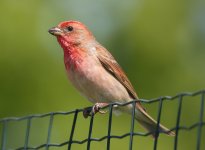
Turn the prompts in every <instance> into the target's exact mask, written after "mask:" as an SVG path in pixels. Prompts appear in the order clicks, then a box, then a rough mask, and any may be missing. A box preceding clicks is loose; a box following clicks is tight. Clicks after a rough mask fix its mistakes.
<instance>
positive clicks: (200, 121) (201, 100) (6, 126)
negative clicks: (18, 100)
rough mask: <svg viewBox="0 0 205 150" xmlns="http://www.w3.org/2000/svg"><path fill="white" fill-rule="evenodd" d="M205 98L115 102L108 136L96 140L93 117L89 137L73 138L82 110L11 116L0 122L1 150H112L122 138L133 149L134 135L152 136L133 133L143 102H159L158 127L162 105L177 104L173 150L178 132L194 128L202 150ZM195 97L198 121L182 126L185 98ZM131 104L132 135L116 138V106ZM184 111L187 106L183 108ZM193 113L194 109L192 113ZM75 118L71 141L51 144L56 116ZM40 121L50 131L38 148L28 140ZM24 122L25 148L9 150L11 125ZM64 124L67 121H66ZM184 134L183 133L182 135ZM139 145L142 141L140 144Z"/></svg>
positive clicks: (110, 109)
mask: <svg viewBox="0 0 205 150" xmlns="http://www.w3.org/2000/svg"><path fill="white" fill-rule="evenodd" d="M204 95H205V90H201V91H197V92H194V93H187V92H186V93H180V94H178V95H176V96H173V97H171V96H163V97H159V98H156V99H152V100H145V99H140V100H134V101H131V102H128V103H124V104H121V103H112V104H110V105H108V106H106V107H107V109H108V113H109V114H108V115H109V117H108V123H107V132H106V133H105V136H103V137H101V138H94V137H93V136H92V133H93V132H92V131H93V127H94V119H95V115H93V114H92V115H91V116H90V118H89V128H88V131H87V133H88V134H87V138H86V139H84V140H81V141H80V140H76V139H75V138H74V135H75V132H76V125H77V120H78V119H79V114H81V115H82V112H83V109H76V110H74V111H69V112H51V113H47V114H39V115H30V116H25V117H19V118H16V117H11V118H4V119H1V120H0V125H1V126H2V130H1V132H0V133H2V136H1V150H7V149H8V150H10V149H17V150H21V149H24V150H27V149H50V148H51V149H52V148H60V147H62V146H66V149H68V150H71V149H73V148H72V147H73V146H74V145H75V144H86V147H87V150H90V149H91V145H92V143H93V142H102V141H104V142H106V149H107V150H110V149H111V144H112V140H113V139H120V140H122V139H123V138H129V146H128V149H129V150H132V149H133V138H134V137H135V136H149V135H150V134H151V133H143V132H135V131H134V127H135V125H136V124H137V121H135V119H134V116H135V109H134V108H135V104H136V102H137V101H140V102H142V103H144V104H149V105H151V104H154V103H158V104H157V105H158V113H157V119H156V120H157V123H158V125H159V123H160V119H161V114H162V108H163V106H164V105H163V104H164V102H165V101H176V103H177V108H176V109H175V110H177V115H176V120H175V126H174V127H172V128H171V129H170V130H171V131H174V132H175V133H176V136H175V137H173V138H174V142H173V149H174V150H177V149H179V148H178V145H179V142H180V141H179V131H180V130H184V131H187V132H190V131H191V130H192V129H195V130H196V131H197V132H196V139H195V140H196V141H195V143H196V144H195V149H196V150H200V149H201V148H202V143H204V142H205V141H202V137H203V139H204V135H203V134H202V128H204V126H205V120H204V105H205V104H204ZM187 97H188V98H189V97H190V98H194V97H197V99H198V100H199V103H200V104H199V108H197V110H199V111H198V112H197V117H198V118H197V120H198V121H197V122H195V123H194V124H192V125H190V126H186V125H185V126H184V125H183V126H180V124H181V122H180V121H181V114H182V113H181V112H182V105H183V104H184V103H186V100H185V98H187ZM192 103H194V101H192ZM129 104H132V105H133V110H132V117H131V123H130V129H129V130H130V132H128V133H125V134H123V135H113V134H112V129H113V128H112V123H113V106H114V105H118V106H120V107H123V106H126V105H129ZM183 108H184V107H183ZM190 111H191V110H190ZM61 115H64V116H72V117H73V119H72V122H69V123H70V124H72V125H71V128H67V129H66V130H68V131H70V134H69V135H68V138H67V140H66V141H64V142H62V143H52V142H51V137H52V128H53V121H54V118H55V117H57V116H61ZM41 118H48V120H49V121H48V128H47V131H46V136H47V137H46V138H47V139H46V142H45V143H43V144H41V145H35V146H30V145H29V140H30V139H31V138H32V137H31V134H30V131H31V126H32V122H33V120H34V119H41ZM23 121H24V122H25V121H26V126H25V129H23V130H25V133H22V134H25V136H24V143H23V145H21V146H20V147H10V145H8V143H9V140H12V138H10V139H9V138H8V133H9V132H12V131H9V124H11V123H19V122H23ZM64 121H65V122H66V121H67V120H64ZM156 132H158V130H157V129H156ZM180 133H181V132H180ZM38 136H39V137H40V136H41V133H38ZM158 141H159V138H156V139H154V140H153V143H154V145H153V149H154V150H156V149H158V145H159V144H158ZM138 142H140V141H138ZM203 148H205V147H203ZM140 149H144V148H140Z"/></svg>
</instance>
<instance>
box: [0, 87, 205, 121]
mask: <svg viewBox="0 0 205 150" xmlns="http://www.w3.org/2000/svg"><path fill="white" fill-rule="evenodd" d="M200 94H205V89H203V90H199V91H196V92H183V93H179V94H176V95H175V96H161V97H158V98H154V99H150V100H147V99H138V100H134V99H133V101H129V102H126V103H118V102H115V103H110V104H109V105H107V106H104V107H102V109H104V108H108V107H109V106H110V105H117V106H126V105H129V104H132V103H133V102H142V103H154V102H158V101H164V100H174V99H177V98H179V97H184V96H197V95H200ZM76 111H78V112H82V111H83V109H76V110H73V111H57V112H49V113H45V114H34V115H28V116H23V117H8V118H3V119H0V123H6V122H9V121H22V120H27V119H32V118H43V117H47V116H54V115H69V114H74V113H75V112H76Z"/></svg>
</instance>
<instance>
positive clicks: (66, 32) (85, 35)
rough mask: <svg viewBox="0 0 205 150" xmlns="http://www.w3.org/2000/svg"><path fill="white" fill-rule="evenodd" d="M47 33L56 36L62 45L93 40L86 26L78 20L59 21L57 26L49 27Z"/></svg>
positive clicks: (78, 43)
mask: <svg viewBox="0 0 205 150" xmlns="http://www.w3.org/2000/svg"><path fill="white" fill-rule="evenodd" d="M49 33H50V34H52V35H54V36H56V37H57V39H58V41H59V43H60V44H61V45H62V44H63V45H64V46H66V45H67V46H68V45H72V46H73V45H80V44H82V42H83V43H84V42H86V43H87V42H88V41H89V40H94V37H93V35H92V33H91V32H90V31H89V30H88V28H87V27H86V26H85V25H84V24H82V23H81V22H78V21H65V22H61V23H60V24H59V25H58V26H57V27H53V28H51V29H49Z"/></svg>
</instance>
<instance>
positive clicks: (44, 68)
mask: <svg viewBox="0 0 205 150" xmlns="http://www.w3.org/2000/svg"><path fill="white" fill-rule="evenodd" d="M71 19H72V20H79V21H81V22H83V23H84V24H86V25H87V26H88V27H89V29H90V30H91V31H92V32H93V34H94V35H95V36H96V38H97V39H98V41H99V42H100V43H101V44H103V45H104V46H105V47H106V48H108V49H109V50H110V51H111V53H112V54H113V55H114V57H115V58H116V59H117V60H118V62H119V64H120V65H121V66H122V68H123V69H124V70H125V72H126V73H127V76H128V77H129V79H130V80H131V82H132V84H133V86H134V87H135V89H136V91H137V93H138V95H139V97H140V98H144V99H151V98H155V97H159V96H164V95H175V94H177V93H180V92H184V91H197V90H201V89H204V88H205V2H204V1H203V0H190V1H186V0H181V1H177V0H166V1H163V0H146V1H145V0H144V1H143V0H127V1H119V0H103V1H96V0H58V1H56V0H49V1H48V0H29V1H28V0H1V1H0V30H1V35H0V46H1V48H0V118H4V117H11V116H24V115H29V114H40V113H46V112H54V111H69V110H74V109H76V108H83V107H86V106H90V105H91V103H90V102H88V101H87V100H86V99H85V98H83V97H82V96H81V95H80V94H79V93H78V92H77V91H76V90H75V89H74V88H73V86H72V85H71V84H70V83H69V81H68V80H67V77H66V73H65V69H64V64H63V51H62V49H61V47H60V46H59V45H58V43H57V41H56V39H55V38H54V37H53V36H51V35H49V33H48V32H47V31H48V29H49V28H50V27H53V26H56V25H57V24H58V23H59V22H61V21H65V20H71ZM199 99H200V97H197V98H195V99H191V98H188V100H187V101H186V102H187V104H185V105H184V106H183V108H184V109H183V115H182V116H184V117H182V121H181V123H182V124H183V125H187V126H189V125H191V124H193V123H195V122H196V121H197V120H198V113H199V108H200V101H199ZM193 100H194V101H193ZM157 106H158V105H157V104H153V105H149V106H148V105H145V107H146V108H148V110H149V113H150V114H152V116H155V118H156V115H157ZM164 107H165V108H163V110H164V111H163V112H164V113H163V116H162V122H164V124H165V125H166V126H168V127H173V126H174V125H175V122H176V113H177V102H167V103H166V105H165V106H164ZM167 110H169V111H167ZM204 116H205V115H204ZM68 118H69V117H67V116H64V117H59V118H57V119H56V120H54V123H55V128H54V131H53V133H52V142H54V143H61V142H64V141H66V140H67V139H68V137H69V133H67V130H68V129H69V131H70V127H71V123H72V116H71V117H70V118H69V119H68ZM107 118H108V116H107V115H105V116H99V115H98V116H97V117H96V120H95V127H94V131H95V132H94V135H93V136H94V137H102V136H104V135H106V134H107ZM48 120H49V119H48V118H46V119H42V120H37V121H36V124H35V121H34V125H32V133H33V134H32V136H31V138H30V141H29V144H30V145H31V146H32V145H33V146H36V145H39V144H42V143H44V142H45V139H46V132H47V127H48ZM77 123H78V126H77V129H76V130H77V132H76V134H75V136H74V138H75V139H76V140H83V139H85V138H86V137H87V134H88V125H89V120H88V119H87V120H84V119H83V118H82V116H81V117H80V118H79V121H78V122H77ZM129 123H130V117H129V116H128V115H126V114H123V115H122V116H120V117H114V123H113V128H112V129H113V133H112V134H115V135H121V134H124V133H126V132H128V131H129ZM25 125H26V122H20V123H13V124H11V125H10V126H9V128H8V129H9V132H8V137H7V139H8V142H7V147H8V148H9V147H10V148H12V147H13V148H14V147H18V146H22V145H23V142H24V134H25ZM99 128H100V131H99ZM1 130H2V126H1ZM136 130H140V131H141V130H143V129H142V128H140V127H138V125H137V127H136ZM204 130H205V129H204ZM204 130H203V134H202V137H203V140H204V141H205V131H204ZM143 131H144V130H143ZM196 132H197V129H193V130H192V131H190V132H186V131H182V132H181V134H180V136H179V138H180V139H179V149H182V150H184V149H188V150H192V149H194V148H195V146H196ZM44 133H45V136H44ZM39 134H41V136H39ZM173 139H174V138H171V137H167V136H164V135H162V136H160V140H159V146H160V147H159V149H163V150H164V149H166V150H167V149H168V150H169V149H173ZM128 141H129V138H125V139H123V140H111V148H112V149H117V148H118V149H119V148H120V149H128ZM105 145H106V141H103V142H100V143H97V142H93V144H92V146H91V148H93V149H99V150H101V149H102V150H103V149H105V148H106V146H105ZM134 146H136V148H140V149H152V146H153V140H152V139H151V138H149V137H146V138H144V137H143V138H140V137H136V138H134ZM85 148H86V144H84V145H74V147H73V149H85ZM202 148H204V149H205V143H204V142H202ZM54 149H55V148H54ZM62 149H66V147H63V148H62Z"/></svg>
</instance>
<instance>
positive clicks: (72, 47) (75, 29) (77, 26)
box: [49, 20, 175, 138]
mask: <svg viewBox="0 0 205 150" xmlns="http://www.w3.org/2000/svg"><path fill="white" fill-rule="evenodd" d="M49 33H50V34H52V35H54V36H56V38H57V40H58V42H59V44H60V45H61V47H62V48H63V50H64V63H65V68H66V72H67V75H68V78H69V79H70V81H71V83H72V84H73V85H74V86H75V87H76V89H77V90H78V91H79V92H80V93H81V94H82V95H84V96H85V97H86V98H87V99H88V100H90V101H91V102H92V103H94V104H95V105H94V106H93V109H92V111H93V112H94V113H97V112H101V113H104V112H102V111H100V108H101V107H103V106H106V105H108V104H109V103H113V102H120V103H125V102H129V101H132V100H133V99H138V96H137V94H136V92H135V90H134V88H133V86H132V84H131V82H130V81H129V79H128V78H127V76H126V75H125V73H124V71H123V70H122V68H121V67H120V65H119V64H118V63H117V61H116V60H115V59H114V57H113V56H112V55H111V53H110V52H109V51H108V50H107V49H106V48H104V47H103V46H102V45H101V44H99V43H98V42H97V41H96V39H95V37H94V36H93V34H92V33H91V32H90V31H89V29H88V28H87V27H86V26H85V25H84V24H83V23H81V22H79V21H72V20H71V21H64V22H61V23H59V24H58V25H57V26H56V27H53V28H51V29H49ZM115 109H116V110H117V109H119V110H120V111H125V112H127V113H130V114H131V112H132V105H131V104H130V105H127V106H124V107H118V108H115ZM85 112H86V111H85ZM85 117H87V115H85ZM135 119H136V120H137V121H138V122H139V123H140V124H141V125H142V126H143V127H144V128H145V129H146V130H148V132H151V134H152V136H153V137H154V138H156V137H157V136H158V133H156V129H157V122H156V121H155V120H154V119H153V118H152V117H151V116H150V115H149V114H148V113H147V112H146V110H145V109H144V108H143V107H142V105H141V103H140V102H137V103H136V109H135ZM158 131H159V132H163V133H166V134H168V135H170V136H174V135H175V133H174V132H172V131H170V130H169V129H168V128H166V127H164V126H163V125H161V124H160V125H159V127H158Z"/></svg>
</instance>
